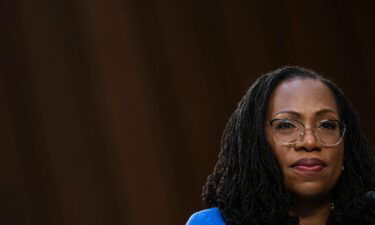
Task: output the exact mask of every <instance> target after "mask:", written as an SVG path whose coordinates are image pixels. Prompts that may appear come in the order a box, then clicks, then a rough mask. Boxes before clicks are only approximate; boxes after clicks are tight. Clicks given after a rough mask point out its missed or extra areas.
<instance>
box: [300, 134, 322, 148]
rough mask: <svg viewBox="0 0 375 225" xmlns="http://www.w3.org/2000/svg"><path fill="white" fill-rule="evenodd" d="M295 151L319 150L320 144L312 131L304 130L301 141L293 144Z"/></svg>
mask: <svg viewBox="0 0 375 225" xmlns="http://www.w3.org/2000/svg"><path fill="white" fill-rule="evenodd" d="M295 148H296V150H305V151H316V150H320V149H321V144H320V142H319V141H318V138H317V137H316V135H315V132H314V131H313V130H312V129H306V130H305V133H304V134H301V141H299V142H298V143H296V144H295Z"/></svg>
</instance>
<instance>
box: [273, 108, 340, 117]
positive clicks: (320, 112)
mask: <svg viewBox="0 0 375 225" xmlns="http://www.w3.org/2000/svg"><path fill="white" fill-rule="evenodd" d="M284 113H285V114H292V115H295V116H297V117H301V113H299V112H297V111H293V110H283V111H280V112H278V113H276V114H275V115H274V116H277V115H279V114H284ZM325 113H333V114H335V115H337V113H336V112H335V111H333V110H331V109H321V110H319V111H318V112H316V113H315V115H317V116H319V115H322V114H325Z"/></svg>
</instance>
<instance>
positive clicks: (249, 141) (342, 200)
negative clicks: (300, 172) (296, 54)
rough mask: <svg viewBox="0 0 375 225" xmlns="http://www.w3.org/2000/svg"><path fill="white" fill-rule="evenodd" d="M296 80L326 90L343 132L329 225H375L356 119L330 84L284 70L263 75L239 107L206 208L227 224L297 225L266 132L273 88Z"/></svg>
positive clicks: (373, 180) (373, 184)
mask: <svg viewBox="0 0 375 225" xmlns="http://www.w3.org/2000/svg"><path fill="white" fill-rule="evenodd" d="M296 78H298V79H314V80H319V81H321V82H322V83H323V84H325V85H326V86H327V87H328V88H329V89H330V90H331V91H332V93H333V95H334V97H335V100H336V103H337V106H338V110H339V114H340V115H339V116H340V120H342V121H343V122H344V123H345V124H346V127H347V132H346V134H345V143H344V166H345V170H344V171H343V173H342V175H341V177H340V179H339V181H338V183H337V184H336V186H335V192H334V196H333V202H334V205H335V209H334V210H332V211H331V215H330V217H329V223H328V224H337V225H338V224H340V225H342V224H375V219H374V215H375V214H374V213H375V212H374V211H371V212H370V211H369V210H371V209H367V208H366V207H365V201H364V199H363V196H364V194H365V193H366V192H367V191H370V190H374V189H375V167H374V159H373V150H372V148H370V146H369V144H368V142H367V140H366V138H365V137H364V136H363V135H362V133H361V131H360V130H359V123H358V118H357V115H356V113H355V112H354V110H353V108H352V106H351V104H350V103H349V101H348V100H347V99H346V98H345V96H344V95H343V93H342V92H341V90H340V89H339V88H338V87H337V86H336V85H335V84H334V83H332V82H331V81H329V80H327V79H325V78H323V77H321V76H320V75H318V74H317V73H315V72H314V71H311V70H307V69H304V68H300V67H284V68H281V69H278V70H275V71H272V72H269V73H267V74H264V75H262V76H261V77H259V78H258V79H257V80H256V81H255V83H254V84H253V85H252V86H251V87H250V88H249V90H248V91H247V93H246V94H245V96H244V97H243V98H242V100H241V101H240V102H239V104H238V106H237V109H236V110H235V111H234V113H233V114H232V116H231V117H230V119H229V122H228V124H227V126H226V128H225V130H224V133H223V138H222V142H221V151H220V154H219V159H218V161H217V163H216V166H215V169H214V172H213V173H212V174H211V175H210V176H209V177H208V179H207V183H206V184H205V186H204V187H203V194H202V197H203V201H204V203H205V205H206V207H218V208H219V209H220V211H221V213H222V215H223V217H224V220H225V222H226V223H227V224H236V225H238V224H252V225H258V224H272V225H273V224H298V218H295V217H291V216H289V215H288V213H289V209H290V208H291V206H292V205H293V204H294V202H295V199H294V197H293V196H292V195H291V194H290V193H289V192H288V191H287V190H286V187H285V185H284V182H283V174H282V171H281V169H280V167H279V165H278V163H277V160H276V158H275V156H274V155H273V153H272V152H271V151H270V149H269V145H268V143H267V141H266V137H265V130H264V128H265V124H266V120H267V118H266V115H267V110H268V105H269V101H270V97H271V95H272V93H273V91H274V90H275V88H276V86H277V85H278V84H280V83H281V82H283V81H285V80H290V79H296ZM371 214H372V216H371Z"/></svg>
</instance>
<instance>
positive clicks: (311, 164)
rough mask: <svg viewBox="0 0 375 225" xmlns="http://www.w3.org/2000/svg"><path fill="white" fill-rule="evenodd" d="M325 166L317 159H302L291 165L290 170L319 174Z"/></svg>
mask: <svg viewBox="0 0 375 225" xmlns="http://www.w3.org/2000/svg"><path fill="white" fill-rule="evenodd" d="M326 166H327V164H326V163H325V162H324V161H322V160H320V159H318V158H302V159H299V160H297V161H296V162H295V163H293V164H292V165H291V167H292V168H294V169H296V170H298V171H301V172H319V171H321V170H323V169H324V167H326Z"/></svg>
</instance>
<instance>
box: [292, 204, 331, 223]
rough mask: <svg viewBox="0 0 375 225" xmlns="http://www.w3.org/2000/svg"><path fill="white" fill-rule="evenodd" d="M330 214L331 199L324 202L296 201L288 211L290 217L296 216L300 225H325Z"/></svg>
mask: <svg viewBox="0 0 375 225" xmlns="http://www.w3.org/2000/svg"><path fill="white" fill-rule="evenodd" d="M330 212H331V199H326V200H323V201H322V200H319V201H317V200H297V202H296V204H295V206H294V207H293V208H292V209H291V210H290V214H291V215H292V216H297V217H298V218H299V220H300V223H299V224H300V225H325V224H327V219H328V216H329V214H330Z"/></svg>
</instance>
